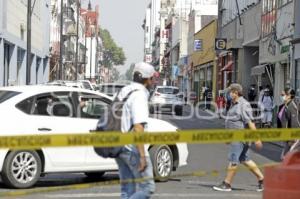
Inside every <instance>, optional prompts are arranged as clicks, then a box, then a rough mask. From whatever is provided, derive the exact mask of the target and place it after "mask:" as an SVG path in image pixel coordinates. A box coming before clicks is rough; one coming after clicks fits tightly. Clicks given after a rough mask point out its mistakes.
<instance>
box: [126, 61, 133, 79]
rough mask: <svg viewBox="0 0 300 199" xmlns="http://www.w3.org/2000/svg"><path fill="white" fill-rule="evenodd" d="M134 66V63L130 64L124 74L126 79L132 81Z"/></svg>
mask: <svg viewBox="0 0 300 199" xmlns="http://www.w3.org/2000/svg"><path fill="white" fill-rule="evenodd" d="M134 66H135V63H132V64H130V67H129V69H128V70H127V71H126V73H125V76H126V79H127V80H130V81H132V75H133V70H134Z"/></svg>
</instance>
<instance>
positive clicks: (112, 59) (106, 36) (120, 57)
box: [99, 28, 126, 69]
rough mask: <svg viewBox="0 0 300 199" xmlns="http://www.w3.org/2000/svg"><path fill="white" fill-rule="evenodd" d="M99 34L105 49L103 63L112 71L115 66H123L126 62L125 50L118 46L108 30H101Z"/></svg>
mask: <svg viewBox="0 0 300 199" xmlns="http://www.w3.org/2000/svg"><path fill="white" fill-rule="evenodd" d="M99 32H100V37H101V39H102V42H103V48H104V49H103V62H102V64H103V65H104V67H107V68H110V69H111V68H112V66H114V65H115V66H118V65H123V64H124V63H125V61H126V57H125V54H124V51H123V48H121V47H119V46H117V44H116V43H115V41H114V40H113V38H112V37H111V35H110V33H109V31H108V30H106V29H101V28H100V30H99Z"/></svg>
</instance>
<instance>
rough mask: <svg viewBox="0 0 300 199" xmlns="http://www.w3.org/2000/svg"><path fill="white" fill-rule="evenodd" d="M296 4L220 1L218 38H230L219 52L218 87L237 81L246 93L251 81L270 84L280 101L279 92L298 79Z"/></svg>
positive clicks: (269, 0) (288, 1)
mask: <svg viewBox="0 0 300 199" xmlns="http://www.w3.org/2000/svg"><path fill="white" fill-rule="evenodd" d="M294 6H295V1H292V0H286V1H277V0H261V1H258V0H247V1H242V2H238V3H236V2H234V1H228V0H227V1H226V0H224V1H223V2H222V4H221V3H220V4H219V15H220V17H219V23H218V24H219V33H218V37H220V38H225V39H227V49H226V50H223V51H219V52H218V56H219V69H218V74H219V78H218V79H219V82H218V90H223V89H224V88H226V87H228V86H229V84H230V83H232V82H238V83H240V84H242V85H243V87H244V88H245V94H246V92H247V88H249V87H250V85H251V84H255V85H256V86H257V90H258V87H259V86H263V87H266V86H267V85H269V86H270V87H271V88H272V90H273V93H274V94H275V95H274V99H275V102H276V103H277V104H279V103H280V101H279V94H278V93H280V92H281V91H282V90H283V89H284V88H285V87H290V86H293V85H292V80H293V79H295V77H294V78H293V75H292V74H293V71H292V69H293V62H292V56H293V46H292V45H291V42H292V39H293V36H294V31H295V27H294ZM237 8H239V10H238V9H237ZM233 13H238V14H237V15H234V14H233ZM249 74H250V75H249Z"/></svg>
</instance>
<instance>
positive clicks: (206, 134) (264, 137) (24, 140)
mask: <svg viewBox="0 0 300 199" xmlns="http://www.w3.org/2000/svg"><path fill="white" fill-rule="evenodd" d="M295 139H300V129H260V130H256V131H253V130H225V129H223V130H184V131H178V132H166V133H157V132H155V133H139V134H137V133H118V132H110V133H108V132H99V133H85V134H55V135H24V136H0V148H10V149H39V148H44V147H69V146H103V147H106V146H123V145H127V144H176V143H190V144H201V143H203V144H207V143H224V142H237V141H243V142H252V141H256V140H261V141H287V140H295Z"/></svg>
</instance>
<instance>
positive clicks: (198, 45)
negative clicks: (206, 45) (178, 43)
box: [194, 39, 203, 51]
mask: <svg viewBox="0 0 300 199" xmlns="http://www.w3.org/2000/svg"><path fill="white" fill-rule="evenodd" d="M202 48H203V42H202V39H196V40H195V41H194V51H201V50H202Z"/></svg>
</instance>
